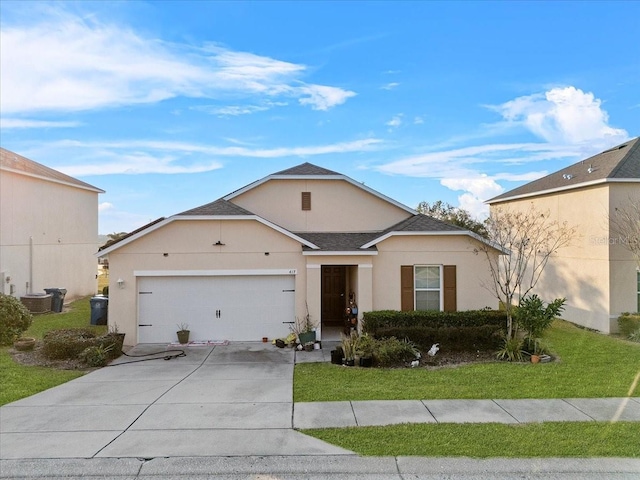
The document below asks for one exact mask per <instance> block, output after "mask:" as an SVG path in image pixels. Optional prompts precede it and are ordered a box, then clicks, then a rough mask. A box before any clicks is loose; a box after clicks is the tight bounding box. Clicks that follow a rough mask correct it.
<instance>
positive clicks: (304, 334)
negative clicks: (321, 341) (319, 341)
mask: <svg viewBox="0 0 640 480" xmlns="http://www.w3.org/2000/svg"><path fill="white" fill-rule="evenodd" d="M291 329H292V330H293V333H295V334H296V336H297V337H298V343H300V345H305V344H307V343H315V341H316V324H315V322H313V321H312V320H311V315H310V314H309V309H308V308H307V314H306V315H305V316H304V317H302V318H298V317H296V321H295V323H294V324H293V325H292V327H291Z"/></svg>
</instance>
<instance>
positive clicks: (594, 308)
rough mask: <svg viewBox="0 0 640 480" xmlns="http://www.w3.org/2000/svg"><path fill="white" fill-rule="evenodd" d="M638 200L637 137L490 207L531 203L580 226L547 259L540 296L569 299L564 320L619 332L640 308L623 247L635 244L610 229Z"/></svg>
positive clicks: (633, 267)
mask: <svg viewBox="0 0 640 480" xmlns="http://www.w3.org/2000/svg"><path fill="white" fill-rule="evenodd" d="M634 202H635V204H636V205H638V203H639V202H640V140H639V139H638V138H635V139H632V140H629V141H627V142H624V143H622V144H620V145H618V146H616V147H613V148H610V149H609V150H606V151H604V152H601V153H598V154H597V155H594V156H592V157H590V158H587V159H585V160H581V161H579V162H577V163H575V164H573V165H570V166H568V167H566V168H563V169H562V170H559V171H557V172H554V173H552V174H550V175H547V176H546V177H543V178H540V179H538V180H534V181H533V182H530V183H527V184H525V185H522V186H521V187H519V188H516V189H514V190H511V191H509V192H506V193H503V194H502V195H499V196H497V197H495V198H492V199H490V200H488V201H487V203H488V204H489V205H490V208H491V209H492V210H493V209H496V208H507V209H510V210H512V211H514V210H528V209H529V208H530V206H531V204H533V205H534V206H535V208H536V210H538V211H540V212H548V213H549V214H550V218H551V219H553V220H556V221H558V222H567V224H568V225H570V226H573V227H575V228H576V236H575V238H574V240H573V242H572V244H571V245H570V246H568V247H566V248H562V249H560V250H559V251H558V253H557V254H555V255H554V256H553V257H552V258H551V259H550V261H549V263H548V264H547V267H546V269H545V271H544V272H543V274H542V277H541V278H540V281H539V283H538V285H537V287H536V289H535V293H537V294H538V295H539V296H540V297H541V298H543V299H544V300H546V301H551V300H553V299H554V298H560V297H566V299H567V304H566V311H565V312H564V313H563V315H562V317H563V318H565V319H567V320H570V321H571V322H574V323H576V324H579V325H583V326H585V327H589V328H593V329H596V330H600V331H602V332H605V333H610V332H615V331H616V330H617V318H618V316H619V315H620V313H622V312H635V311H638V310H640V272H639V271H638V265H637V263H636V262H635V260H634V258H633V255H632V254H631V252H630V251H629V250H628V249H627V248H626V247H625V242H627V241H629V240H630V239H626V238H621V237H620V234H619V232H616V231H615V228H614V226H613V225H612V220H615V218H616V209H617V208H625V207H629V206H630V205H631V204H632V203H634ZM638 221H640V219H638Z"/></svg>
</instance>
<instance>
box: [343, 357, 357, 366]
mask: <svg viewBox="0 0 640 480" xmlns="http://www.w3.org/2000/svg"><path fill="white" fill-rule="evenodd" d="M344 364H345V365H346V366H347V367H353V366H355V364H356V361H355V360H354V359H353V358H351V359H349V360H347V359H345V361H344Z"/></svg>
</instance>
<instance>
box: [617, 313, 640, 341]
mask: <svg viewBox="0 0 640 480" xmlns="http://www.w3.org/2000/svg"><path fill="white" fill-rule="evenodd" d="M618 328H619V329H620V334H621V335H622V336H624V337H629V336H630V335H631V334H633V333H634V332H636V331H637V330H640V313H628V312H625V313H623V314H622V315H620V316H619V317H618Z"/></svg>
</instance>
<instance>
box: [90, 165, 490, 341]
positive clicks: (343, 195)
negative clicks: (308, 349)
mask: <svg viewBox="0 0 640 480" xmlns="http://www.w3.org/2000/svg"><path fill="white" fill-rule="evenodd" d="M480 241H482V240H481V239H480V238H479V237H477V236H476V235H475V234H473V233H471V232H469V231H466V230H463V229H461V228H458V227H456V226H453V225H449V224H447V223H444V222H441V221H438V220H435V219H433V218H431V217H427V216H424V215H421V214H417V213H416V212H415V211H414V210H412V209H411V208H408V207H406V206H404V205H402V204H400V203H398V202H397V201H395V200H393V199H391V198H388V197H386V196H384V195H382V194H380V193H378V192H376V191H374V190H372V189H371V188H369V187H366V186H364V185H363V184H361V183H358V182H356V181H354V180H352V179H350V178H349V177H347V176H345V175H342V174H340V173H336V172H333V171H330V170H326V169H324V168H321V167H317V166H315V165H311V164H308V163H305V164H302V165H299V166H296V167H293V168H290V169H288V170H284V171H281V172H278V173H275V174H273V175H269V176H267V177H265V178H263V179H261V180H258V181H256V182H254V183H252V184H250V185H247V186H246V187H244V188H241V189H240V190H237V191H235V192H233V193H231V194H229V195H227V196H225V197H223V198H221V199H219V200H216V201H214V202H212V203H209V204H207V205H203V206H200V207H197V208H194V209H192V210H188V211H186V212H183V213H180V214H178V215H174V216H172V217H169V218H161V219H158V220H156V221H155V222H153V223H151V224H149V225H146V226H145V227H143V228H141V229H139V230H137V231H135V232H132V233H130V234H129V235H128V236H127V237H125V238H124V239H121V240H119V241H117V242H114V243H112V244H107V245H106V246H104V247H103V248H102V249H101V251H100V252H99V253H98V254H97V255H98V256H107V257H108V259H109V270H110V281H111V285H110V298H109V322H110V323H117V324H118V328H119V330H120V331H124V332H125V333H126V334H127V340H126V341H127V342H128V343H155V342H170V341H175V339H176V334H175V332H176V330H177V324H180V323H187V324H189V328H190V330H191V339H192V340H215V339H218V340H236V341H238V340H245V341H256V340H260V339H261V338H262V337H268V338H270V339H273V338H279V337H284V336H286V335H287V334H288V332H289V325H288V323H287V322H293V321H294V320H295V319H296V318H302V317H304V316H306V315H307V312H308V313H309V315H310V317H311V320H312V321H313V322H315V323H316V325H317V329H318V330H317V334H318V335H319V336H321V337H322V338H325V339H327V338H330V336H331V335H329V333H330V332H332V333H333V335H332V336H333V338H336V337H337V336H338V332H340V331H341V326H342V325H343V322H344V318H345V311H346V307H347V305H348V304H347V302H348V299H349V297H350V295H351V296H353V297H354V299H355V301H356V303H357V305H358V307H359V315H360V318H361V317H362V312H363V311H371V310H381V309H396V310H400V309H402V310H412V309H435V310H467V309H478V308H484V307H487V306H490V305H494V306H497V301H496V300H493V299H492V297H491V296H490V294H489V293H488V291H487V290H486V289H484V288H483V287H482V286H481V285H482V283H483V282H489V281H490V276H489V269H488V265H487V263H486V258H485V257H484V256H483V255H478V254H477V250H475V246H477V245H478V242H480ZM497 254H498V252H497V251H496V255H497Z"/></svg>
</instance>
